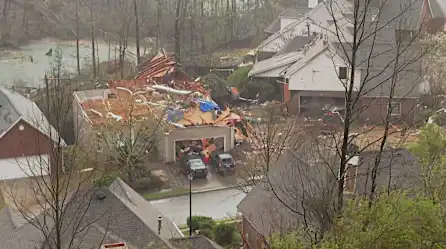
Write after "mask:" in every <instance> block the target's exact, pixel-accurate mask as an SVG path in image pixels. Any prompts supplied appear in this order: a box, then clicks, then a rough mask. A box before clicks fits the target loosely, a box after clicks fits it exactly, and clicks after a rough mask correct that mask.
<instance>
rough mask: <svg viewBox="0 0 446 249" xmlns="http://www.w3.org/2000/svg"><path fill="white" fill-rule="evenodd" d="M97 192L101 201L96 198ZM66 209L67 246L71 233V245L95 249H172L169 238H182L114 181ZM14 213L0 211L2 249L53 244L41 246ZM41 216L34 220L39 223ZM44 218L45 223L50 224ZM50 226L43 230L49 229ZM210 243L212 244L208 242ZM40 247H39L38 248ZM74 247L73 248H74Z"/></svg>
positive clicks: (38, 236) (140, 199)
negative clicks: (115, 247)
mask: <svg viewBox="0 0 446 249" xmlns="http://www.w3.org/2000/svg"><path fill="white" fill-rule="evenodd" d="M98 193H101V194H102V195H103V196H105V199H102V200H100V199H98V198H97V194H98ZM67 203H70V204H69V206H67V209H66V211H65V215H64V219H65V220H64V224H66V227H64V228H63V233H64V234H63V235H62V240H63V243H64V244H66V245H68V244H67V243H69V240H70V239H71V238H72V234H73V231H77V232H79V234H77V235H76V237H75V238H74V242H73V243H74V245H75V246H80V247H79V248H85V249H90V248H91V249H93V248H94V249H96V248H99V246H100V245H101V244H104V243H116V242H125V243H126V244H127V245H128V246H130V248H132V249H147V248H148V246H151V247H149V248H157V249H172V248H182V247H173V246H172V244H171V243H170V242H169V240H170V239H174V238H182V237H183V235H182V234H181V232H180V231H179V229H178V228H177V227H176V226H175V225H174V224H173V223H172V222H171V221H170V220H169V219H167V218H166V217H165V216H163V215H162V214H161V212H159V211H158V210H156V209H155V208H153V207H152V206H151V205H150V203H149V202H147V201H146V200H144V198H143V197H141V196H140V195H139V194H137V193H136V192H135V191H134V190H133V189H131V188H130V187H129V186H128V185H127V184H125V183H124V182H123V181H122V180H120V179H117V180H116V181H114V182H113V183H112V184H111V185H110V187H108V188H106V187H100V188H97V189H94V190H91V191H89V192H86V193H77V194H76V195H75V196H74V197H73V201H71V202H67ZM13 214H14V212H10V211H9V209H8V208H5V209H4V210H2V211H1V212H0V222H1V229H0V239H1V240H2V245H4V246H3V247H2V248H8V249H30V248H48V244H53V243H54V241H52V240H51V239H50V240H47V242H45V243H44V239H43V236H42V234H41V232H40V230H39V229H37V228H36V227H34V226H32V225H31V224H30V223H29V222H25V223H21V224H20V225H19V226H17V222H13V220H15V219H17V217H15V216H14V215H13ZM43 215H44V214H41V215H40V216H38V218H37V219H38V220H43ZM159 216H161V217H163V223H162V230H161V234H160V235H158V233H157V227H158V217H159ZM51 220H52V219H51V218H47V219H46V222H49V221H51ZM79 222H80V229H82V228H86V229H84V230H83V231H79V230H76V229H74V230H73V226H74V224H75V223H79ZM51 227H52V226H51V225H48V226H47V227H46V228H47V229H49V230H51ZM211 244H212V243H211ZM41 246H42V247H41ZM75 248H77V247H75ZM194 248H196V249H208V248H209V247H207V246H205V247H194Z"/></svg>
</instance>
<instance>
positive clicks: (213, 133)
mask: <svg viewBox="0 0 446 249" xmlns="http://www.w3.org/2000/svg"><path fill="white" fill-rule="evenodd" d="M234 136H235V131H234V129H233V128H231V127H226V126H223V127H221V126H199V127H188V128H182V129H175V130H173V131H171V132H170V133H169V134H167V135H166V137H165V144H164V146H165V149H164V153H165V154H164V157H165V162H174V161H175V159H176V158H175V156H176V142H177V141H186V140H189V141H193V140H199V141H200V140H202V139H203V138H206V139H209V138H223V149H224V150H225V151H227V150H230V149H232V148H234V141H235V137H234Z"/></svg>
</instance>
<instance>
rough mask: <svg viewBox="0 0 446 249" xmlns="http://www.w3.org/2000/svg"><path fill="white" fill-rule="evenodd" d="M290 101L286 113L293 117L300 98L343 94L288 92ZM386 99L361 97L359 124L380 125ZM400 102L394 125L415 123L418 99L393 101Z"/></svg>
mask: <svg viewBox="0 0 446 249" xmlns="http://www.w3.org/2000/svg"><path fill="white" fill-rule="evenodd" d="M290 92H291V100H290V101H289V102H288V103H287V108H288V112H289V113H290V114H293V115H300V97H301V96H324V97H332V98H336V97H339V98H342V97H343V96H344V95H343V94H344V93H343V92H327V91H325V92H323V91H313V92H310V91H290ZM388 101H389V99H388V98H375V97H361V98H360V99H359V101H358V103H357V107H358V108H361V111H360V112H359V120H358V121H359V122H360V123H361V124H380V123H382V122H383V121H384V120H385V117H386V114H387V105H388ZM394 101H399V102H401V115H395V116H392V117H391V120H392V121H393V122H395V123H407V124H413V123H414V122H416V121H417V120H416V114H417V110H418V107H417V104H418V99H416V98H412V99H394Z"/></svg>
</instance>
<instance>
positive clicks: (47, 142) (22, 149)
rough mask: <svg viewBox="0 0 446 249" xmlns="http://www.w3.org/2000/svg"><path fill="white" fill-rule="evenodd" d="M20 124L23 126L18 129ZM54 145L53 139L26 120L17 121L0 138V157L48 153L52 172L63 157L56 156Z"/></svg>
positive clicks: (61, 162)
mask: <svg viewBox="0 0 446 249" xmlns="http://www.w3.org/2000/svg"><path fill="white" fill-rule="evenodd" d="M20 125H23V127H24V129H23V130H22V131H21V130H19V126H20ZM54 145H55V144H54V141H53V140H52V139H50V138H49V137H48V136H46V135H45V134H43V133H41V132H40V131H38V130H37V129H35V128H34V127H32V126H31V125H29V124H28V123H27V122H24V121H19V122H18V123H17V124H15V125H14V127H12V128H11V129H10V130H9V132H8V133H6V134H5V135H4V136H3V137H2V138H0V159H8V158H19V157H28V156H39V155H49V158H50V163H51V169H52V170H51V171H52V172H54V169H55V166H56V165H59V166H62V165H63V159H62V157H58V156H57V155H58V151H57V150H56V149H55V148H54ZM60 153H61V152H60Z"/></svg>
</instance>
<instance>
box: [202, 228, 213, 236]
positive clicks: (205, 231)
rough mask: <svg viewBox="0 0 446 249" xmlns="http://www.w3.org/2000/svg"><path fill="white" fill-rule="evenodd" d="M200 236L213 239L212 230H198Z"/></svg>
mask: <svg viewBox="0 0 446 249" xmlns="http://www.w3.org/2000/svg"><path fill="white" fill-rule="evenodd" d="M200 234H202V235H204V236H206V237H207V238H209V239H213V237H212V235H213V234H212V229H210V228H205V229H200Z"/></svg>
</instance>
